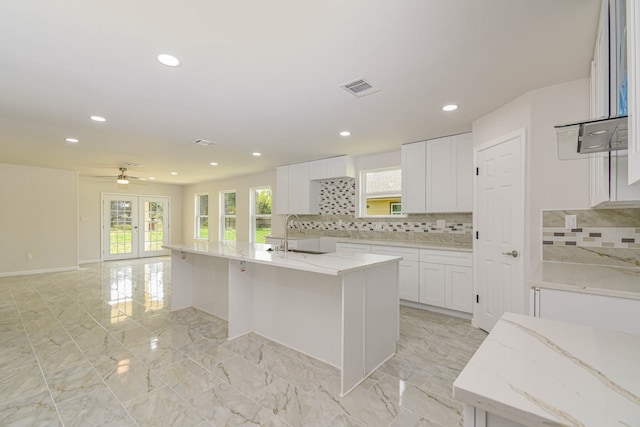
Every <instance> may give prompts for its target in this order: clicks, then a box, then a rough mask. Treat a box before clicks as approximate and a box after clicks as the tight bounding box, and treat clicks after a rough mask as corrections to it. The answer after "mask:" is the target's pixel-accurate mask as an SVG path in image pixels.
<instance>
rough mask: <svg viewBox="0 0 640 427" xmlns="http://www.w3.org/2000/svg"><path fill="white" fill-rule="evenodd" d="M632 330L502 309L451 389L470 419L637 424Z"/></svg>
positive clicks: (468, 423)
mask: <svg viewBox="0 0 640 427" xmlns="http://www.w3.org/2000/svg"><path fill="white" fill-rule="evenodd" d="M639 360H640V337H638V336H634V335H629V334H625V333H622V332H615V331H610V330H605V329H597V328H592V327H588V326H582V325H576V324H570V323H564V322H558V321H554V320H548V319H539V318H533V317H528V316H522V315H517V314H512V313H506V314H504V315H503V316H502V318H501V319H500V320H499V321H498V323H497V324H496V326H495V327H494V328H493V330H492V331H491V333H490V334H489V336H488V337H487V338H486V339H485V341H484V342H483V343H482V345H481V346H480V348H479V349H478V351H477V352H476V353H475V355H474V356H473V357H472V358H471V360H470V361H469V363H468V364H467V365H466V367H465V368H464V369H463V370H462V372H461V373H460V376H459V377H458V378H457V379H456V381H455V382H454V384H453V396H454V397H455V398H456V399H457V400H459V401H460V402H462V403H464V404H465V409H464V416H465V424H464V426H465V427H472V426H486V427H491V426H492V425H499V426H520V425H524V426H550V425H563V426H565V425H566V426H597V427H603V426H614V425H615V426H638V425H640V369H638V361H639Z"/></svg>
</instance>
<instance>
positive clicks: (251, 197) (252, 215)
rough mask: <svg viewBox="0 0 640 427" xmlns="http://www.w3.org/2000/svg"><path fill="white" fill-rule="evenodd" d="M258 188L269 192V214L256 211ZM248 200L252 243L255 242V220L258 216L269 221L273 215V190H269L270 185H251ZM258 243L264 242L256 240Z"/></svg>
mask: <svg viewBox="0 0 640 427" xmlns="http://www.w3.org/2000/svg"><path fill="white" fill-rule="evenodd" d="M259 190H269V192H270V193H271V213H269V214H257V213H256V192H257V191H259ZM249 200H250V202H249V203H250V212H249V216H250V218H251V221H250V224H249V236H250V241H251V242H252V243H256V231H257V227H256V221H257V220H258V219H260V218H269V221H270V222H271V220H272V219H273V216H272V215H273V191H272V190H271V186H270V185H264V186H259V187H251V188H250V189H249ZM258 243H264V242H258Z"/></svg>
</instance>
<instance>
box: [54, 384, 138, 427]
mask: <svg viewBox="0 0 640 427" xmlns="http://www.w3.org/2000/svg"><path fill="white" fill-rule="evenodd" d="M58 411H60V417H61V418H62V421H63V422H64V425H65V427H84V426H135V425H136V423H135V421H133V419H132V418H131V417H130V416H129V414H128V413H127V411H126V410H125V409H124V407H123V406H122V405H121V404H120V402H118V400H117V399H116V398H115V396H114V395H113V393H111V391H110V390H109V389H107V388H106V387H104V388H101V389H98V390H94V391H93V392H91V393H88V394H83V395H82V396H80V397H78V398H76V399H72V400H67V401H65V402H63V403H61V404H58Z"/></svg>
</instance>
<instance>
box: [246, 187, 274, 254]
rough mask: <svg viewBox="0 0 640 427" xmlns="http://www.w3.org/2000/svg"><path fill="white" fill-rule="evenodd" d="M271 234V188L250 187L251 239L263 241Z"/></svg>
mask: <svg viewBox="0 0 640 427" xmlns="http://www.w3.org/2000/svg"><path fill="white" fill-rule="evenodd" d="M269 234H271V188H270V187H260V188H252V189H251V241H252V242H257V243H264V242H265V239H264V238H265V237H266V236H268V235H269Z"/></svg>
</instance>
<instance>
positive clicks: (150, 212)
mask: <svg viewBox="0 0 640 427" xmlns="http://www.w3.org/2000/svg"><path fill="white" fill-rule="evenodd" d="M140 206H141V212H140V215H141V218H140V223H141V224H142V233H140V256H141V257H143V256H159V255H166V254H168V253H169V251H168V250H167V249H163V248H162V245H165V244H168V243H169V239H168V238H169V236H168V234H169V230H168V227H167V221H166V217H167V215H168V207H169V199H168V198H167V197H140Z"/></svg>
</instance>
